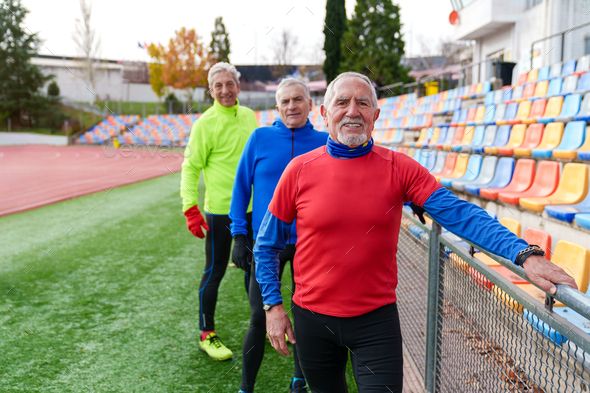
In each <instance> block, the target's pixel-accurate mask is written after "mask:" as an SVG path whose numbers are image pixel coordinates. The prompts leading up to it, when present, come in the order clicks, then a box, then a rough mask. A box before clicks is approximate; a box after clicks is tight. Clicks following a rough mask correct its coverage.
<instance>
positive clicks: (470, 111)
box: [458, 106, 477, 126]
mask: <svg viewBox="0 0 590 393" xmlns="http://www.w3.org/2000/svg"><path fill="white" fill-rule="evenodd" d="M475 112H477V106H472V107H470V108H469V109H468V110H467V116H466V117H465V118H464V119H463V118H460V119H459V123H458V125H459V126H466V125H467V123H473V119H474V118H475Z"/></svg>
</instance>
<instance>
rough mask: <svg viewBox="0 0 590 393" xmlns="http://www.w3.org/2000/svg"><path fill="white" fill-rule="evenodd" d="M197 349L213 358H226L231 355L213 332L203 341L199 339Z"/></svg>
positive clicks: (229, 357)
mask: <svg viewBox="0 0 590 393" xmlns="http://www.w3.org/2000/svg"><path fill="white" fill-rule="evenodd" d="M199 349H200V350H201V351H203V352H205V353H206V354H207V355H209V357H210V358H211V359H215V360H228V359H231V357H232V355H233V353H232V351H230V349H229V348H228V347H226V346H225V345H223V343H222V342H221V340H220V339H219V337H217V334H215V333H210V334H209V335H208V336H207V338H206V339H205V340H204V341H199Z"/></svg>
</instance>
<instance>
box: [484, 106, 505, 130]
mask: <svg viewBox="0 0 590 393" xmlns="http://www.w3.org/2000/svg"><path fill="white" fill-rule="evenodd" d="M505 114H506V104H504V103H501V104H498V105H496V109H495V110H494V119H493V120H492V121H490V122H489V123H487V124H486V126H493V125H494V124H496V123H497V122H498V121H502V119H503V118H504V115H505Z"/></svg>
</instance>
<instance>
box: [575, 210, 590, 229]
mask: <svg viewBox="0 0 590 393" xmlns="http://www.w3.org/2000/svg"><path fill="white" fill-rule="evenodd" d="M576 224H578V225H579V226H581V227H582V228H586V229H590V213H579V214H576Z"/></svg>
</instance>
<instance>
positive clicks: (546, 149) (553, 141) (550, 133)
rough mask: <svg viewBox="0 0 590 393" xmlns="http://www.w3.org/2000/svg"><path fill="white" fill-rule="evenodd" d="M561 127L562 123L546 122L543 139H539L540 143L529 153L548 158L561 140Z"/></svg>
mask: <svg viewBox="0 0 590 393" xmlns="http://www.w3.org/2000/svg"><path fill="white" fill-rule="evenodd" d="M563 129H564V124H563V123H550V124H547V126H546V127H545V131H544V132H543V139H541V143H539V146H537V147H536V148H534V149H532V150H531V152H530V154H531V155H532V156H533V157H539V158H550V157H551V154H552V153H553V149H555V148H556V147H557V146H559V143H560V142H561V138H562V137H563ZM519 152H520V151H519ZM515 154H516V152H515ZM518 155H522V154H518Z"/></svg>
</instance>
